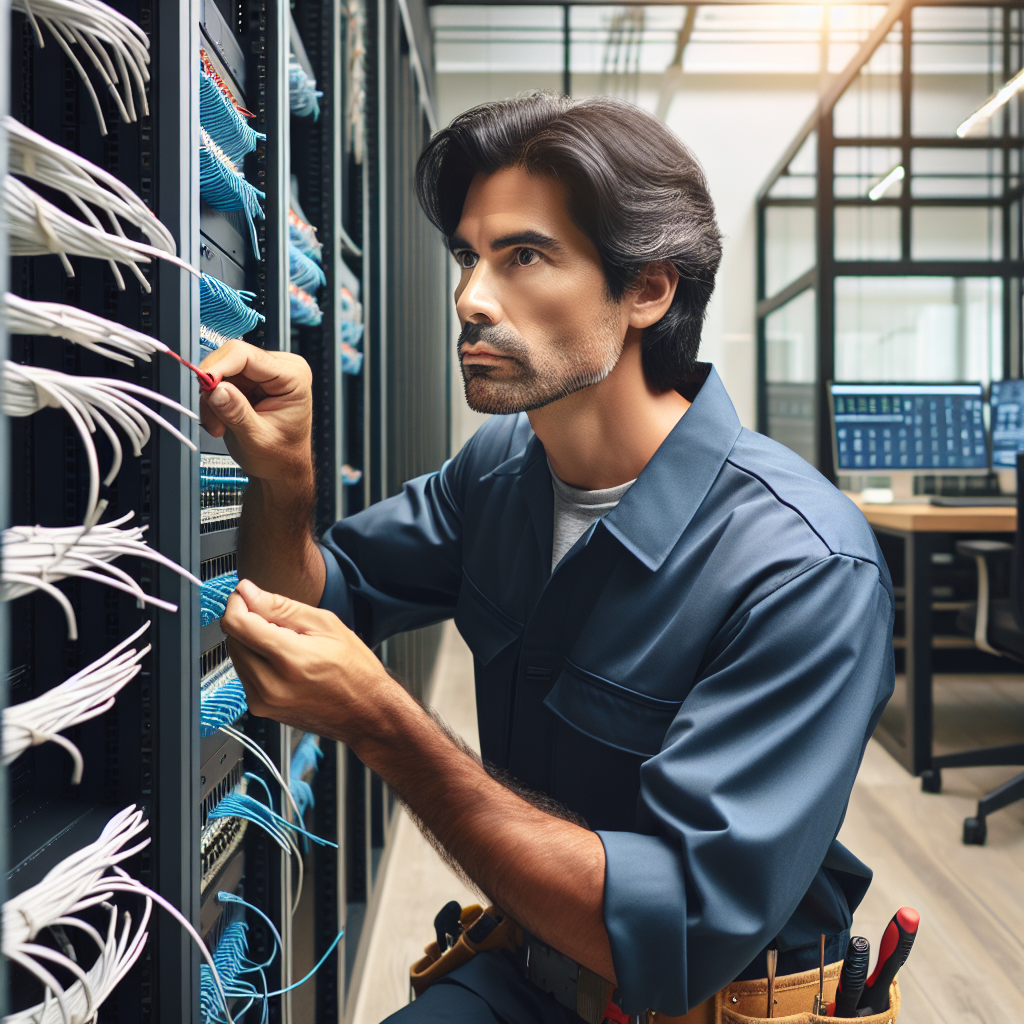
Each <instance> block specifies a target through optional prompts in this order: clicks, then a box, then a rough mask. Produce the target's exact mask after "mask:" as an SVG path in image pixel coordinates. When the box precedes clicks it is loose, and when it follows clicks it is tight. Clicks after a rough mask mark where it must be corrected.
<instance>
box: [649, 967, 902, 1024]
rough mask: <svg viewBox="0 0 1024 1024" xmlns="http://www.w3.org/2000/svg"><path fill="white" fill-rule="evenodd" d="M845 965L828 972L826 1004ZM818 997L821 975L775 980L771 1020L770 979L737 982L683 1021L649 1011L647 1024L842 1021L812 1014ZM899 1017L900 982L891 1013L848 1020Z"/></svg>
mask: <svg viewBox="0 0 1024 1024" xmlns="http://www.w3.org/2000/svg"><path fill="white" fill-rule="evenodd" d="M842 966H843V963H842V961H841V960H840V961H839V962H838V963H834V964H829V965H828V966H827V967H826V968H825V1002H826V1004H828V1003H830V1002H832V1001H833V1000H834V999H835V996H836V986H837V985H838V984H839V972H840V971H841V970H842ZM817 994H818V972H817V971H816V970H812V971H804V972H802V973H801V974H787V975H782V976H780V977H778V978H776V979H775V1014H774V1016H773V1017H772V1019H771V1020H769V1019H768V1018H767V1017H766V1016H765V1014H766V1013H767V1011H768V979H767V978H757V979H755V980H753V981H734V982H733V983H732V984H731V985H726V987H725V988H723V989H722V990H721V991H720V992H716V993H715V994H714V995H713V996H712V997H711V998H710V999H707V1000H705V1001H704V1002H703V1003H701V1004H700V1005H699V1006H695V1007H694V1008H693V1009H692V1010H690V1012H689V1013H687V1014H685V1015H684V1016H682V1017H668V1016H666V1015H665V1014H663V1013H655V1012H654V1011H650V1012H648V1014H647V1020H648V1024H837V1021H839V1020H841V1019H843V1018H837V1017H824V1016H820V1017H819V1016H816V1015H815V1014H814V1013H812V1012H811V1008H812V1007H813V1005H814V997H815V996H816V995H817ZM899 1015H900V988H899V983H898V981H893V983H892V985H890V986H889V1009H888V1010H883V1011H882V1012H881V1013H876V1014H872V1015H871V1016H870V1017H851V1018H848V1019H849V1020H856V1021H858V1022H860V1021H866V1022H868V1024H896V1021H897V1020H898V1019H899Z"/></svg>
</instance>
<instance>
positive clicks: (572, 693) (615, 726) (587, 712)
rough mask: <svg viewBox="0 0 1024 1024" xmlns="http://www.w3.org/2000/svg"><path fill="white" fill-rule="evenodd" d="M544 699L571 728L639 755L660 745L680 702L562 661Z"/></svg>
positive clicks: (650, 752) (651, 753)
mask: <svg viewBox="0 0 1024 1024" xmlns="http://www.w3.org/2000/svg"><path fill="white" fill-rule="evenodd" d="M544 703H545V704H546V705H547V706H548V708H549V709H550V710H551V711H553V712H554V713H555V714H556V715H557V716H558V717H559V718H561V719H562V720H563V721H564V722H567V723H568V724H569V725H570V726H572V727H573V728H574V729H576V730H578V731H579V732H582V733H584V734H585V735H587V736H590V737H591V738H593V739H596V740H600V741H601V742H602V743H605V744H607V745H608V746H609V747H613V748H614V749H616V750H621V751H622V752H623V753H626V754H634V755H636V756H638V757H643V758H648V757H653V756H654V755H655V754H657V753H658V751H659V750H661V744H662V742H663V741H664V739H665V733H667V732H668V728H669V726H670V725H671V724H672V720H673V719H674V718H675V716H676V714H677V712H678V711H679V708H680V707H681V706H682V701H668V700H660V699H659V698H657V697H650V696H648V695H647V694H645V693H638V692H637V691H636V690H630V689H627V688H626V687H625V686H620V685H619V684H618V683H613V682H612V681H611V680H610V679H603V678H602V677H601V676H598V675H594V674H593V673H592V672H587V671H586V669H582V668H580V667H579V666H578V665H575V664H574V663H573V662H571V661H568V660H566V662H565V667H564V669H563V671H562V674H561V675H560V676H559V677H558V680H557V682H556V683H555V685H554V686H553V687H552V688H551V692H550V693H549V694H548V696H547V698H546V700H545V701H544Z"/></svg>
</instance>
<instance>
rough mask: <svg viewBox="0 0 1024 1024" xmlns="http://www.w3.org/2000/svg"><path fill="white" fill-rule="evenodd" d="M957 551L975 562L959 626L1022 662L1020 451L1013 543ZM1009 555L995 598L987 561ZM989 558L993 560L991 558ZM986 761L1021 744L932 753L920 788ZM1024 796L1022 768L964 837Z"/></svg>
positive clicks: (982, 832)
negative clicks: (974, 583) (1005, 580)
mask: <svg viewBox="0 0 1024 1024" xmlns="http://www.w3.org/2000/svg"><path fill="white" fill-rule="evenodd" d="M956 550H957V551H958V552H959V553H960V554H961V555H967V556H969V557H971V558H973V559H974V561H975V563H976V564H977V566H978V600H977V601H975V602H974V603H973V604H970V605H968V606H967V607H966V608H965V609H963V611H961V612H960V615H959V616H958V617H957V623H956V624H957V629H959V630H960V631H961V632H963V633H967V634H968V635H969V636H973V637H974V643H975V645H976V646H977V647H978V649H979V650H982V651H986V652H987V653H989V654H994V655H996V656H997V657H1000V658H1010V659H1011V660H1013V661H1018V662H1024V452H1019V453H1018V454H1017V534H1016V537H1015V539H1014V543H1013V544H1006V543H1004V542H1003V541H997V540H961V541H957V544H956ZM1007 559H1009V560H1010V597H1009V599H1008V600H994V599H992V597H991V594H990V592H989V580H990V573H989V566H990V565H992V564H995V562H996V561H997V560H1002V561H1004V562H1005V561H1006V560H1007ZM990 560H991V561H990ZM983 765H984V766H988V765H1024V743H1010V744H1007V745H1005V746H1001V747H985V748H982V749H980V750H963V751H960V752H959V753H956V754H944V755H941V756H939V757H933V758H932V767H931V769H930V770H928V771H925V772H923V773H922V777H921V788H922V789H924V790H925V791H926V792H929V793H938V792H939V790H940V789H941V788H942V769H943V768H975V767H980V766H983ZM1019 800H1024V773H1022V774H1020V775H1018V776H1016V777H1015V778H1012V779H1010V780H1009V781H1008V782H1005V783H1003V785H1001V786H999V787H998V788H997V789H994V790H992V792H991V793H988V794H987V795H986V796H983V797H982V798H981V799H980V800H979V801H978V811H977V813H976V814H975V816H974V817H973V818H965V819H964V842H965V843H969V844H974V845H978V846H980V845H982V844H983V843H984V842H985V838H986V836H987V834H988V827H987V825H986V824H985V818H986V816H987V815H989V814H992V813H993V812H994V811H998V810H1000V809H1001V808H1003V807H1008V806H1009V805H1010V804H1013V803H1017V801H1019Z"/></svg>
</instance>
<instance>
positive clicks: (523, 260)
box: [515, 249, 540, 267]
mask: <svg viewBox="0 0 1024 1024" xmlns="http://www.w3.org/2000/svg"><path fill="white" fill-rule="evenodd" d="M539 259H540V253H538V252H537V250H536V249H517V250H516V255H515V261H516V263H518V264H519V266H521V267H531V266H533V264H534V263H536V262H537V261H538V260H539Z"/></svg>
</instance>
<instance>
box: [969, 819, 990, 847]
mask: <svg viewBox="0 0 1024 1024" xmlns="http://www.w3.org/2000/svg"><path fill="white" fill-rule="evenodd" d="M987 836H988V826H987V825H986V824H985V819H984V818H964V842H965V843H966V844H967V845H968V846H984V845H985V839H986V838H987Z"/></svg>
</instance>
